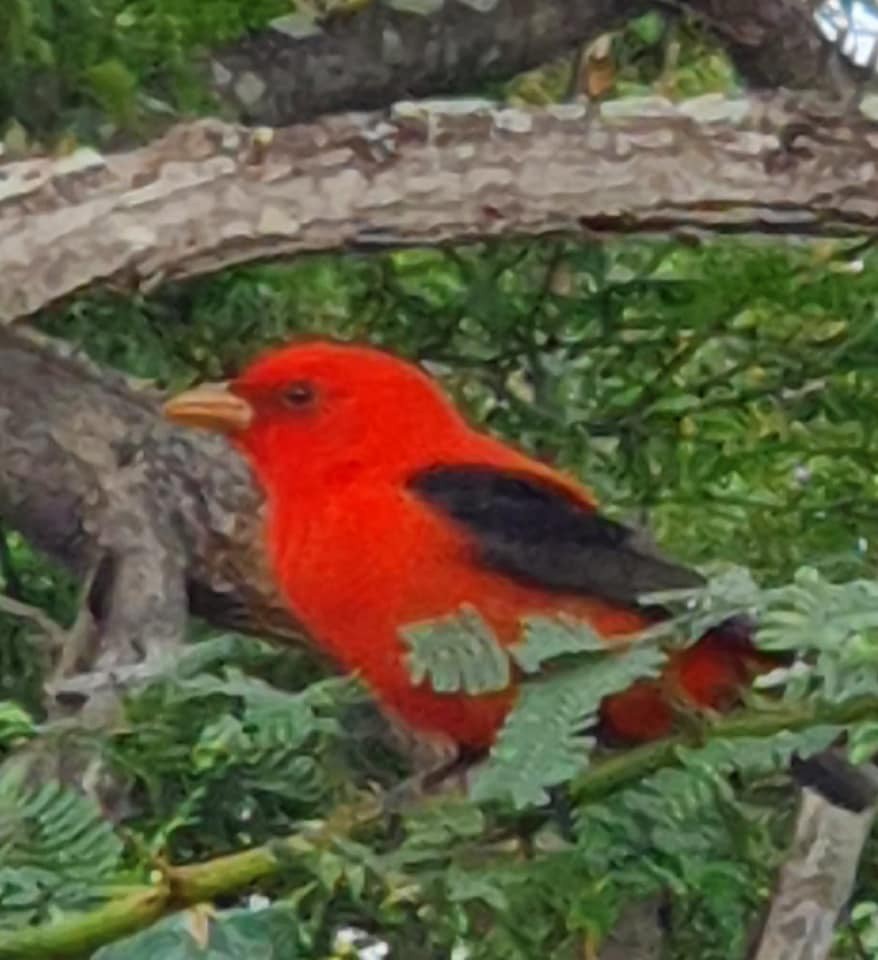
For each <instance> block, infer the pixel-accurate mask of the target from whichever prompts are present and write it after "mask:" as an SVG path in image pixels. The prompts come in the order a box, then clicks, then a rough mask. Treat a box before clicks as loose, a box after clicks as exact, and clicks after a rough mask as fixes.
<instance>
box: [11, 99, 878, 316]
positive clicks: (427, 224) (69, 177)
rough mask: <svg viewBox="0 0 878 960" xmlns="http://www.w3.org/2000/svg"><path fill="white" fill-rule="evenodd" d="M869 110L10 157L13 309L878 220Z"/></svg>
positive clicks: (625, 117) (188, 130)
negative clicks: (470, 250) (398, 250)
mask: <svg viewBox="0 0 878 960" xmlns="http://www.w3.org/2000/svg"><path fill="white" fill-rule="evenodd" d="M876 132H878V128H876V126H875V124H874V123H873V122H872V121H870V120H869V119H867V117H866V116H865V115H864V114H863V113H861V112H849V113H846V114H844V115H840V114H839V111H838V106H837V104H830V103H825V102H818V101H814V100H810V101H806V100H800V99H795V98H791V97H790V96H789V95H775V96H760V97H753V98H750V99H749V100H738V101H724V100H722V99H719V98H713V97H705V98H701V99H699V100H697V101H692V102H690V103H686V104H680V105H678V106H674V105H672V104H670V103H668V102H666V101H663V100H648V101H646V102H644V101H620V102H619V103H608V104H604V105H603V107H602V108H601V109H600V111H599V112H597V113H594V114H593V115H591V116H589V115H588V114H587V111H586V108H585V107H584V106H582V105H565V106H561V107H556V108H548V109H546V110H544V111H523V110H511V109H510V110H492V109H490V108H489V107H487V106H480V105H473V104H472V103H461V102H458V103H456V104H444V105H443V104H439V105H436V104H432V105H431V104H397V105H396V107H394V108H393V110H392V111H391V112H390V113H389V114H387V115H384V114H366V115H345V116H340V117H334V118H329V119H326V120H323V121H321V122H319V123H314V124H309V125H301V126H297V127H290V128H287V129H282V130H277V131H266V130H256V131H247V130H245V129H243V128H240V127H234V126H229V125H226V124H223V123H220V122H218V121H212V120H206V121H201V122H196V123H191V124H187V125H183V126H180V127H177V128H175V129H174V130H172V131H171V132H170V133H169V134H168V135H167V136H166V137H164V138H163V139H161V140H159V141H157V142H155V143H153V144H151V145H149V146H147V147H143V148H141V149H138V150H135V151H132V152H131V153H127V154H119V155H113V156H107V157H102V156H100V155H98V154H94V153H90V152H88V151H80V152H79V153H77V154H74V155H73V156H72V157H66V158H64V159H61V160H52V159H48V158H41V159H37V160H27V161H23V162H17V163H7V164H4V165H0V321H3V320H11V319H14V318H16V317H19V316H23V315H27V314H30V313H33V312H34V311H36V310H39V309H41V308H43V307H45V306H46V305H48V304H50V303H52V302H54V301H56V300H58V299H59V298H62V297H65V296H67V295H69V294H71V293H73V292H74V291H76V290H79V289H82V288H84V287H88V286H90V285H93V284H97V283H106V284H111V285H113V286H115V287H117V288H121V289H132V288H138V287H139V288H150V287H152V286H154V285H156V284H158V283H160V282H162V281H163V280H165V279H170V278H180V277H189V276H195V275H197V274H202V273H206V272H209V271H213V270H218V269H220V268H221V267H224V266H228V265H230V264H234V263H242V262H245V261H252V260H257V259H265V258H274V257H288V256H292V255H294V254H298V253H304V252H308V251H318V250H340V249H354V248H356V249H369V248H375V247H399V246H404V245H412V244H433V245H435V244H437V243H450V242H463V241H471V240H479V239H484V238H487V237H493V236H498V235H501V234H502V235H503V236H507V237H514V236H534V235H541V234H548V233H558V232H564V233H572V234H577V233H578V234H581V233H583V232H587V233H595V232H598V233H610V232H622V231H624V232H627V233H634V232H656V233H659V232H661V233H667V232H668V231H674V230H679V231H686V230H689V231H692V230H698V231H710V232H720V233H721V232H726V233H729V232H750V233H771V234H795V235H802V234H813V235H831V234H848V233H858V232H870V231H873V230H875V229H876V226H878V207H876V204H875V200H874V198H875V196H876V195H878V163H876V160H878V141H876Z"/></svg>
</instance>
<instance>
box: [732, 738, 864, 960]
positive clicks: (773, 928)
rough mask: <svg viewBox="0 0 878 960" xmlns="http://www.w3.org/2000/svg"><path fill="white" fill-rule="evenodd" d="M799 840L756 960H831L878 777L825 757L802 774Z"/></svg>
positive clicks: (781, 880)
mask: <svg viewBox="0 0 878 960" xmlns="http://www.w3.org/2000/svg"><path fill="white" fill-rule="evenodd" d="M815 770H816V771H818V774H817V777H816V781H817V782H814V783H812V784H810V785H806V786H804V788H803V789H802V791H801V795H800V799H799V811H798V815H797V817H796V826H795V832H794V836H793V840H792V844H791V846H790V851H789V854H788V856H787V858H786V860H785V862H784V864H783V866H782V867H781V869H780V871H779V874H778V879H777V883H776V886H775V891H774V895H773V897H772V900H771V904H770V906H769V909H768V911H767V914H766V918H765V922H764V924H763V927H762V930H761V932H760V934H759V936H758V938H757V939H756V941H755V943H754V946H753V949H752V951H751V953H750V960H777V958H779V957H783V958H784V960H826V958H827V957H828V956H829V954H830V951H831V949H832V942H833V937H834V933H835V925H836V923H837V921H838V916H839V914H840V912H841V911H842V909H843V908H844V906H845V905H846V904H847V902H848V900H849V898H850V896H851V893H852V891H853V887H854V882H855V881H856V876H857V867H858V865H859V862H860V855H861V853H862V850H863V846H864V844H865V842H866V840H867V839H868V836H869V832H870V830H871V827H872V823H873V821H874V819H875V804H876V800H878V773H876V770H875V768H874V767H871V766H870V767H865V768H854V767H851V766H850V765H849V764H847V763H846V762H845V761H844V760H842V759H841V758H839V757H837V756H836V755H834V754H832V753H831V752H826V753H823V754H820V755H819V756H818V757H816V758H814V760H813V761H811V762H809V764H808V766H807V767H806V768H805V770H804V771H801V770H800V772H799V776H800V779H802V781H803V782H804V783H805V784H809V781H811V780H813V779H814V778H813V777H812V776H810V774H811V773H812V772H813V771H815Z"/></svg>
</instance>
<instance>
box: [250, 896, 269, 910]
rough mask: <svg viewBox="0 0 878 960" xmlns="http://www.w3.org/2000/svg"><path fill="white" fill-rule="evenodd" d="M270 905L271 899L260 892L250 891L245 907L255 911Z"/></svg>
mask: <svg viewBox="0 0 878 960" xmlns="http://www.w3.org/2000/svg"><path fill="white" fill-rule="evenodd" d="M270 906H271V900H269V899H268V897H266V896H264V895H263V894H261V893H251V894H250V896H249V897H248V898H247V909H248V910H252V911H253V912H254V913H257V912H258V911H260V910H265V909H267V908H268V907H270Z"/></svg>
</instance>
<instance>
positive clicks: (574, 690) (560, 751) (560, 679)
mask: <svg viewBox="0 0 878 960" xmlns="http://www.w3.org/2000/svg"><path fill="white" fill-rule="evenodd" d="M664 659H665V657H664V654H663V653H662V651H661V650H659V649H657V648H655V647H635V648H633V649H631V650H628V651H625V652H624V653H608V652H604V653H602V654H591V655H589V656H588V657H587V659H586V661H585V662H584V663H582V664H580V665H577V666H576V667H573V668H571V669H570V670H567V671H565V672H563V673H560V674H558V675H556V676H552V677H547V678H545V679H543V680H536V681H533V682H532V683H525V684H523V685H522V688H521V697H520V699H519V702H518V703H517V704H516V706H515V708H514V709H513V711H512V712H511V714H510V715H509V717H507V719H506V723H505V724H504V726H503V728H502V730H501V731H500V735H499V737H498V738H497V742H496V744H495V745H494V748H493V749H492V751H491V756H490V758H489V760H488V762H487V763H486V765H485V766H484V767H483V768H482V769H481V770H480V771H479V773H478V775H477V777H476V780H475V783H474V784H473V787H472V791H471V795H472V798H473V799H474V800H476V801H485V800H494V799H499V798H503V797H507V796H508V797H510V798H511V799H512V802H513V804H514V805H515V806H516V807H518V808H522V807H527V806H531V805H533V804H539V803H544V802H545V801H546V800H547V799H548V794H547V793H546V787H551V786H554V785H556V784H558V783H562V782H563V781H565V780H568V779H569V778H570V777H572V776H573V775H574V774H576V773H578V772H581V771H582V770H583V769H585V767H586V766H587V764H588V751H589V748H590V746H591V745H592V740H591V738H589V737H588V736H586V735H585V734H584V732H583V731H584V730H585V729H586V728H587V727H588V726H590V725H591V724H592V723H593V722H594V718H595V714H596V712H597V710H598V707H599V706H600V702H601V700H603V699H604V697H606V696H608V695H609V694H611V693H616V692H618V691H619V690H624V689H626V688H627V687H629V686H630V685H631V684H632V683H633V682H634V681H635V680H638V679H641V678H643V677H648V676H655V675H656V674H657V673H658V672H659V670H660V669H661V666H662V664H663V662H664Z"/></svg>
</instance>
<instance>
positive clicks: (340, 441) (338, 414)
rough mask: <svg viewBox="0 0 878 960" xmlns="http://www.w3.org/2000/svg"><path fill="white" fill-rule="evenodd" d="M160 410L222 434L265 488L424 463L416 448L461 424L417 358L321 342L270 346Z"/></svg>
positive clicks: (434, 443) (457, 432) (449, 433)
mask: <svg viewBox="0 0 878 960" xmlns="http://www.w3.org/2000/svg"><path fill="white" fill-rule="evenodd" d="M164 412H165V416H166V417H167V418H168V419H170V420H171V421H173V422H175V423H181V424H185V425H188V426H195V427H201V428H205V429H208V430H212V431H214V432H218V433H223V434H226V435H228V436H229V438H230V439H231V440H232V442H233V443H234V444H235V446H237V447H238V448H239V449H240V450H241V451H242V452H243V453H244V454H245V455H246V456H247V458H248V460H249V461H250V462H251V464H252V465H253V467H254V468H255V469H256V472H257V473H258V474H259V475H260V477H261V479H262V480H263V482H265V483H266V484H267V485H269V486H271V485H272V484H273V483H278V482H280V483H284V484H290V483H293V482H297V483H298V484H299V485H301V484H302V483H306V482H307V481H308V480H309V479H311V480H313V481H315V482H317V483H321V482H325V481H326V479H327V476H329V475H338V474H339V473H345V472H348V473H350V472H351V471H356V470H357V469H358V468H363V467H364V466H365V467H369V466H371V465H374V464H381V465H382V467H383V469H393V468H394V467H400V468H402V467H404V466H405V464H406V463H421V462H423V453H422V451H424V450H431V449H436V448H437V444H441V443H442V440H443V438H449V439H451V438H452V437H455V436H460V435H461V432H462V431H465V429H466V427H465V424H464V421H463V420H462V418H461V416H460V415H459V414H458V413H457V411H456V410H455V408H454V406H453V405H452V404H451V402H450V401H449V400H448V398H447V397H446V396H445V395H444V394H443V393H442V391H441V390H440V389H439V387H438V386H437V385H436V384H435V383H434V382H433V380H431V379H430V377H428V376H427V375H426V374H425V373H424V372H422V371H421V370H420V369H419V368H418V367H416V366H415V365H414V364H411V363H408V362H406V361H404V360H401V359H399V358H398V357H395V356H393V355H391V354H388V353H384V352H382V351H380V350H376V349H373V348H369V347H363V346H353V345H346V344H337V343H329V342H325V341H318V342H310V343H302V344H295V345H293V346H288V347H283V348H280V349H276V350H272V351H270V352H269V353H267V354H265V355H264V356H262V357H260V358H259V359H257V360H256V361H255V362H254V363H252V364H251V365H250V366H249V367H248V368H247V369H246V370H244V372H243V373H242V374H241V375H240V376H239V377H237V378H236V379H235V380H232V381H230V382H228V383H223V384H204V385H203V386H200V387H196V388H194V389H192V390H187V391H186V392H185V393H182V394H180V395H178V396H176V397H174V398H173V399H171V400H169V401H168V402H167V403H166V405H165V408H164Z"/></svg>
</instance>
